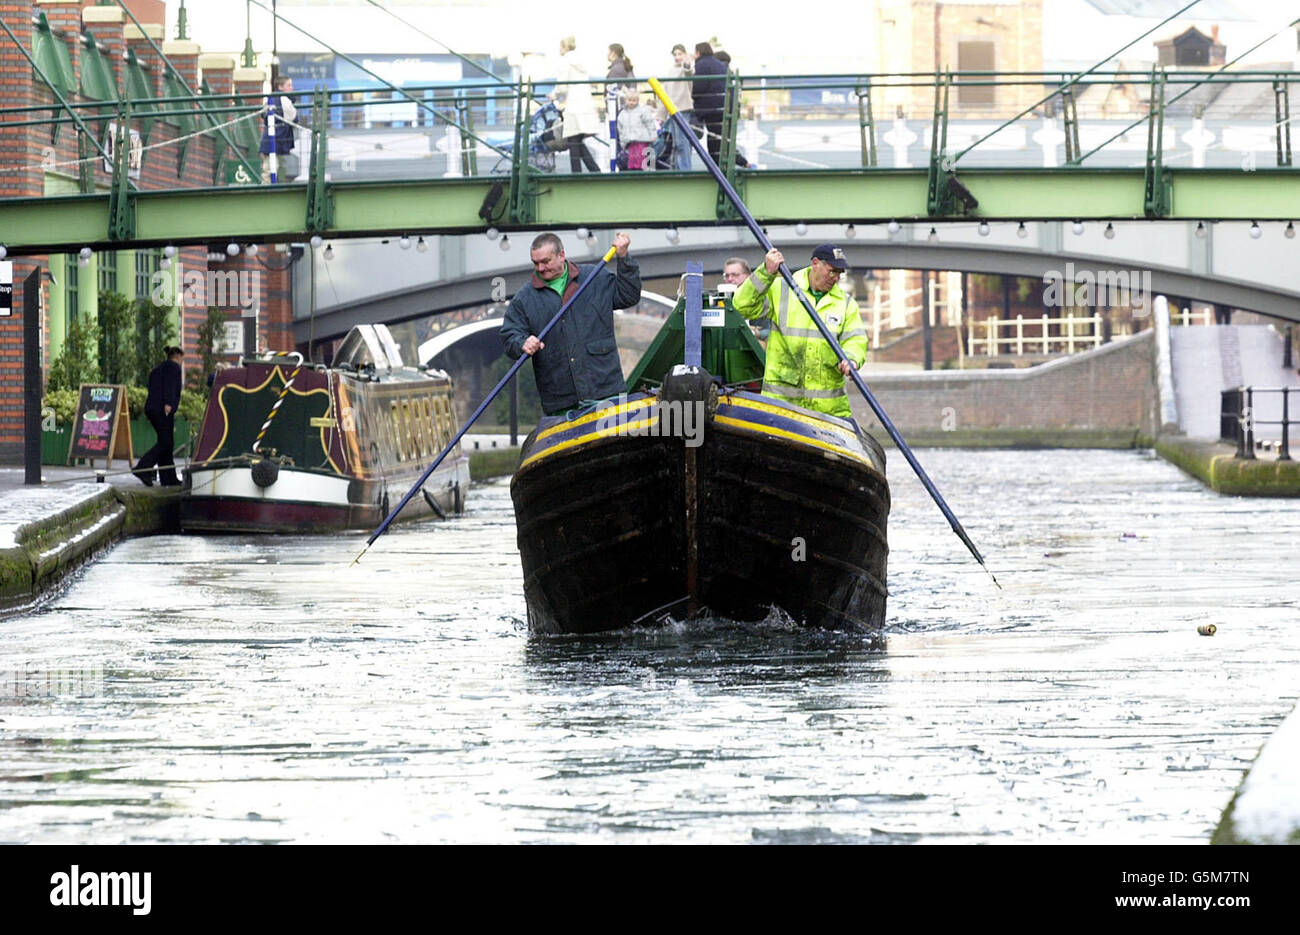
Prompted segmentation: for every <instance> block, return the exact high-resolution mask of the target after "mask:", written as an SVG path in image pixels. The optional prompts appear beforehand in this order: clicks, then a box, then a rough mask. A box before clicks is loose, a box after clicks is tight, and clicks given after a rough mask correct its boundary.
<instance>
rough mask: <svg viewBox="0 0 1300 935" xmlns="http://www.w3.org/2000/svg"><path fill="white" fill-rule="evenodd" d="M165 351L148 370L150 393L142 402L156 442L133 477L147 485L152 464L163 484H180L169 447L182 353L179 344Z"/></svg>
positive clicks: (150, 482) (172, 442)
mask: <svg viewBox="0 0 1300 935" xmlns="http://www.w3.org/2000/svg"><path fill="white" fill-rule="evenodd" d="M166 353H167V359H166V360H164V361H163V362H162V363H161V364H159V365H158V366H157V367H154V368H153V370H151V371H150V372H149V395H148V397H147V398H146V399H145V402H144V416H145V418H146V419H148V420H149V424H150V425H152V426H153V430H154V431H155V432H157V433H158V442H157V443H156V444H155V445H154V446H153V447H152V448H150V449H149V450H148V451H147V452H145V455H144V457H143V458H141V459H140V462H139V463H138V464H137V465H136V466H135V476H136V477H138V478H140V480H141V481H143V482H144V485H145V486H146V487H152V486H153V481H154V468H155V467H157V468H158V477H159V480H160V482H161V483H162V485H163V486H164V487H175V486H177V485H179V484H180V481H179V480H178V479H177V478H176V466H175V465H176V462H174V461H173V460H172V449H173V448H174V447H175V446H176V441H175V422H176V409H177V408H178V407H179V406H180V404H181V382H182V379H181V358H182V357H184V356H185V352H184V351H182V350H181V349H180V348H179V347H169V348H167V349H166ZM142 472H143V473H142Z"/></svg>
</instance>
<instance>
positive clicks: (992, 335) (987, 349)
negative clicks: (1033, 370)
mask: <svg viewBox="0 0 1300 935" xmlns="http://www.w3.org/2000/svg"><path fill="white" fill-rule="evenodd" d="M1104 320H1105V319H1104V318H1103V316H1101V315H1089V316H1087V317H1082V316H1069V317H1066V318H1049V317H1047V316H1046V315H1044V316H1042V317H1041V318H1025V316H1023V315H1017V316H1016V317H1015V318H1013V319H1002V318H987V319H985V320H984V321H982V322H974V321H972V322H967V324H966V353H967V354H968V355H970V356H971V357H976V356H985V357H997V356H1007V355H1010V356H1014V357H1023V356H1025V355H1026V354H1042V355H1047V354H1053V353H1060V354H1073V353H1074V352H1075V351H1083V350H1087V349H1089V348H1093V347H1100V346H1101V344H1102V342H1103V341H1104V335H1103V333H1102V322H1103V321H1104ZM1054 327H1055V328H1056V329H1057V331H1058V333H1057V334H1051V333H1050V332H1051V330H1052V328H1054ZM1026 329H1028V330H1026ZM979 330H982V331H983V332H984V336H983V337H979V336H977V331H979ZM1007 332H1011V333H1010V334H1008V333H1007ZM981 348H982V349H983V350H982V351H981Z"/></svg>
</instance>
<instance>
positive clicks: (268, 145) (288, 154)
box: [258, 75, 300, 182]
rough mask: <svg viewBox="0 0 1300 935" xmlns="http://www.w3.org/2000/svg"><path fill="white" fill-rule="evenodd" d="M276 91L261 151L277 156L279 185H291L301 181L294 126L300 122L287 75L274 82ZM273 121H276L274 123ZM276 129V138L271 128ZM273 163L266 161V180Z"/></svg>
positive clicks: (268, 105)
mask: <svg viewBox="0 0 1300 935" xmlns="http://www.w3.org/2000/svg"><path fill="white" fill-rule="evenodd" d="M275 89H276V91H278V92H279V93H278V94H272V95H270V96H269V97H267V99H266V112H265V113H266V115H265V116H264V117H263V121H262V145H261V146H260V147H259V149H258V151H259V152H260V153H261V154H262V155H263V156H268V157H269V156H270V154H271V153H275V160H276V170H275V179H274V181H276V182H292V181H293V180H294V179H296V178H297V177H298V169H299V167H300V166H299V162H298V157H297V156H295V155H294V152H293V147H294V134H293V123H292V121H295V120H297V119H298V109H297V108H296V107H294V106H293V98H292V97H290V95H291V94H292V93H293V79H292V78H290V77H289V76H287V75H281V76H279V77H277V78H276V79H275ZM272 118H273V119H272ZM272 123H274V125H275V135H274V136H272V134H271V124H272ZM270 162H271V161H270V159H269V158H268V159H267V160H266V163H267V168H266V170H265V171H266V178H267V181H271V178H270V171H271V170H270Z"/></svg>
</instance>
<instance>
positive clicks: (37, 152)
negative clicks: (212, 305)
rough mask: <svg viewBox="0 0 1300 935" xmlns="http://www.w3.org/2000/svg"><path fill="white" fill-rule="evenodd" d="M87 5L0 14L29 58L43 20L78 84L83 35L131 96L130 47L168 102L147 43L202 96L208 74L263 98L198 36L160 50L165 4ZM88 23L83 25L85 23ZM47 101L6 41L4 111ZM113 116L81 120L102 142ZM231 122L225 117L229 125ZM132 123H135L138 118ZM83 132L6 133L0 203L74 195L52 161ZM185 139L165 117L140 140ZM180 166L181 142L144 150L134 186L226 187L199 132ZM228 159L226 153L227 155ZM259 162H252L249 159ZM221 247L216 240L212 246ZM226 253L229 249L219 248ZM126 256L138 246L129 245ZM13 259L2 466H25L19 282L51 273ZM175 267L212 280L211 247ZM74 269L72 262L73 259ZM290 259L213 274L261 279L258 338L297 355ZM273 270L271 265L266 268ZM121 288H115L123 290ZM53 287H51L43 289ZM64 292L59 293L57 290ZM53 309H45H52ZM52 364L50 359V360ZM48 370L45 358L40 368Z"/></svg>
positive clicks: (1, 397) (193, 340)
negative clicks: (37, 17)
mask: <svg viewBox="0 0 1300 935" xmlns="http://www.w3.org/2000/svg"><path fill="white" fill-rule="evenodd" d="M83 4H84V0H0V17H3V19H4V22H5V23H6V24H7V25H8V26H9V27H10V29H12V30H13V31H14V33H15V35H16V36H17V37H18V40H19V42H20V43H21V44H22V46H23V47H24V48H26V49H28V50H29V51H30V50H31V48H32V36H31V34H32V25H31V21H32V15H33V11H34V10H39V11H40V12H43V13H45V15H46V16H47V18H48V19H49V21H50V25H51V28H52V29H53V30H54V32H55V34H56V35H58V36H60V37H62V38H65V39H69V40H71V41H69V42H68V43H67V44H68V49H69V52H70V53H71V57H72V60H73V62H74V67H75V68H76V69H77V71H76V79H77V82H78V84H79V81H80V61H81V57H82V55H81V53H82V46H81V43H80V41H79V38H78V37H79V34H80V31H81V28H82V26H83V24H84V26H85V28H86V29H87V30H88V31H89V32H90V33H91V34H92V35H93V36H94V37H95V40H96V42H97V43H98V44H100V45H101V46H102V47H103V49H104V51H105V54H106V55H107V57H108V59H109V61H110V62H111V64H112V67H113V69H114V71H115V73H116V78H117V80H118V87H119V91H124V90H125V84H126V81H125V78H126V75H125V65H124V63H123V62H122V60H121V55H122V50H123V49H125V48H128V47H129V48H130V49H131V50H133V52H134V53H135V55H136V58H137V59H138V60H139V61H140V62H141V63H142V64H143V65H145V66H146V68H145V72H146V75H147V77H148V79H149V81H150V84H151V86H152V91H153V93H154V94H155V95H156V96H160V97H161V96H164V95H166V93H167V91H166V87H165V85H164V82H163V76H164V72H165V70H166V66H165V65H164V64H163V62H162V60H161V58H160V57H159V55H158V54H157V53H156V52H154V50H153V48H152V46H151V45H150V43H149V41H148V39H147V38H146V36H147V37H149V38H152V39H153V41H154V43H155V44H157V45H158V46H159V47H161V48H163V49H164V50H165V52H166V54H167V56H168V58H169V59H171V60H172V62H173V64H175V66H176V67H177V69H178V70H179V71H180V72H181V73H182V74H183V75H184V77H185V79H186V80H187V81H188V83H189V85H190V87H191V88H192V89H194V90H196V91H197V90H198V88H199V87H200V84H199V83H200V80H201V79H202V77H203V76H204V71H205V68H206V74H207V77H208V78H209V81H210V83H211V84H212V86H213V88H214V90H215V91H217V92H218V93H230V92H231V91H232V90H233V89H234V87H235V85H236V83H238V85H239V89H240V90H244V91H249V92H252V93H253V94H255V95H260V94H261V92H262V83H263V81H264V80H265V75H264V74H263V73H262V72H259V71H257V70H250V69H239V70H238V72H236V70H235V69H234V62H233V60H232V59H230V58H229V57H228V56H227V57H222V56H201V55H200V47H199V43H201V41H202V38H203V37H202V35H199V34H196V35H195V36H194V39H195V40H197V41H195V42H184V41H174V40H173V41H168V42H166V43H164V38H163V27H162V25H160V23H161V11H162V9H163V4H162V3H160V2H155V0H133V2H132V3H131V8H132V10H133V11H134V12H135V13H136V16H137V17H138V18H140V22H141V25H140V27H137V26H136V25H135V24H133V23H131V22H130V20H129V19H128V18H126V17H124V15H123V14H122V13H121V10H120V9H118V8H117V7H116V6H112V7H99V6H93V5H92V6H87V8H86V9H85V10H84V11H83V9H82V6H83ZM83 17H84V19H83ZM79 99H80V95H79V91H78V92H74V94H73V95H72V96H71V100H72V101H77V100H79ZM27 104H41V105H51V106H57V102H56V100H55V98H54V95H53V93H52V92H51V91H50V90H49V89H48V88H47V87H45V85H44V84H43V83H40V82H38V81H36V80H34V78H33V75H32V69H31V66H30V65H29V64H28V62H27V60H26V58H25V57H24V56H23V54H22V52H21V51H19V49H18V48H16V47H15V46H14V45H13V44H12V43H11V42H10V41H9V40H8V37H7V36H5V37H3V39H2V40H0V106H22V105H27ZM164 106H165V107H166V108H167V109H172V110H174V109H176V108H177V106H178V105H174V104H170V105H164ZM46 113H48V112H46ZM111 116H112V115H111V113H107V112H106V113H104V114H101V115H98V116H96V115H94V114H92V113H85V120H86V123H87V124H88V125H89V126H90V127H91V128H92V130H93V131H94V132H95V134H96V136H97V137H98V138H99V139H100V141H101V142H102V141H103V135H104V132H105V127H106V124H107V122H108V120H109V119H111ZM227 119H229V117H228V116H222V117H221V120H222V122H224V121H225V120H227ZM133 122H134V121H133ZM206 126H207V122H206V121H203V120H200V121H199V122H198V128H200V129H201V128H204V127H206ZM77 135H78V134H77V132H76V129H75V127H74V126H73V125H70V124H65V125H64V126H63V128H62V129H61V130H60V132H59V135H58V139H57V141H55V142H51V140H50V130H49V128H48V127H23V128H15V129H9V130H0V197H20V196H29V197H39V196H42V195H44V194H45V193H46V191H47V190H51V191H55V190H57V191H69V190H71V191H75V189H76V185H77V178H78V175H77V166H76V165H75V164H69V165H63V166H51V165H50V164H51V163H74V161H75V160H77V159H78V157H79V152H78V146H77ZM180 135H181V130H180V129H179V128H178V126H177V121H176V119H175V118H161V119H157V120H155V121H154V123H153V125H152V127H151V129H150V131H149V133H148V135H147V136H146V137H145V139H144V142H145V144H146V146H150V145H152V144H158V143H166V144H171V143H173V141H176V140H177V139H178V137H179V136H180ZM185 148H186V152H185V157H184V161H183V163H182V161H181V159H180V148H179V147H178V146H176V145H164V146H162V147H160V148H158V149H150V150H147V151H146V153H145V156H144V161H143V165H142V169H141V178H140V180H139V182H138V184H139V187H140V188H141V189H146V190H147V189H161V188H194V187H204V188H206V187H209V186H212V185H213V184H222V183H223V181H224V180H222V179H217V178H215V176H214V161H215V149H216V147H215V146H214V144H213V142H212V139H211V138H210V137H209V136H206V135H201V136H195V137H193V138H191V139H189V140H188V141H187V143H186V147H185ZM227 158H229V153H228V152H227ZM253 158H254V161H255V162H256V159H257V157H256V155H255V154H254V156H253ZM92 165H93V173H92V175H93V183H94V185H95V187H96V188H98V189H101V190H102V189H104V188H106V187H107V186H108V185H109V183H110V181H111V173H109V172H106V171H105V169H104V167H103V161H102V159H101V158H99V157H98V155H97V153H96V157H95V159H94V161H93V164H92ZM3 242H4V232H3V231H0V243H3ZM214 242H215V241H214ZM223 246H224V243H223ZM121 249H122V250H123V251H130V250H133V249H135V247H134V245H131V244H126V245H123V246H122V248H121ZM9 259H11V260H14V261H15V262H14V280H15V291H14V304H15V311H14V315H13V316H12V317H11V318H7V319H0V462H13V461H20V460H21V457H22V315H21V307H22V290H21V285H20V284H21V281H22V279H23V277H24V276H26V275H27V273H28V272H30V271H31V270H32V269H33V268H36V267H40V268H45V267H46V265H47V262H46V261H47V258H46V257H40V256H32V257H17V256H12V255H11V256H10V257H9ZM177 261H178V262H179V263H181V264H182V265H183V268H184V269H185V270H193V271H198V272H200V273H204V274H206V272H207V270H208V251H207V248H206V247H205V246H196V247H184V248H181V250H180V252H179V254H178V256H177ZM69 262H75V259H73V258H69ZM287 262H288V255H287V254H280V253H276V252H275V251H274V249H273V248H272V247H271V246H270V245H262V246H261V247H260V249H259V253H258V255H257V256H256V257H252V258H250V257H245V256H244V255H242V254H241V255H240V256H239V257H237V258H235V259H233V260H229V261H225V262H222V263H220V264H214V268H220V269H227V270H233V271H236V272H237V271H240V270H243V271H245V272H255V273H257V274H258V277H259V280H258V283H259V284H258V287H257V299H256V301H257V304H258V305H259V308H260V315H259V325H260V328H259V331H260V334H261V336H262V338H263V340H264V342H265V343H266V344H267V345H268V346H270V347H272V348H276V349H284V350H291V349H292V348H293V343H292V333H291V324H292V307H291V301H290V273H289V272H287V271H283V270H280V269H278V267H280V266H283V265H285V264H286V263H287ZM268 267H270V268H268ZM81 279H82V281H81V288H82V289H83V290H86V289H90V290H94V289H95V283H94V279H93V278H91V277H89V276H87V275H86V270H83V271H82V277H81ZM124 287H125V284H124V283H121V282H120V281H119V288H123V291H126V289H125V288H124ZM45 288H46V290H47V298H48V289H49V288H50V287H49V285H48V283H47V285H46V286H45ZM59 288H62V286H60V287H59ZM200 291H201V301H200V302H199V303H198V304H197V305H196V306H195V307H188V306H186V307H183V308H182V310H181V335H180V343H181V344H182V346H183V347H184V348H185V349H186V350H187V351H189V352H191V353H193V351H194V348H195V346H196V344H197V341H198V329H199V326H200V325H201V324H202V323H203V320H204V318H205V317H206V314H207V309H206V303H207V301H208V300H209V299H212V298H215V297H210V296H208V295H206V290H200ZM46 308H47V309H48V308H49V302H48V301H47V302H46ZM228 317H231V318H238V317H239V310H238V308H237V307H232V308H230V309H229V312H228ZM48 332H49V324H48V321H47V322H46V343H47V345H48ZM47 358H48V355H47ZM192 360H193V358H191V361H192ZM43 363H45V364H48V359H46V360H45V361H43Z"/></svg>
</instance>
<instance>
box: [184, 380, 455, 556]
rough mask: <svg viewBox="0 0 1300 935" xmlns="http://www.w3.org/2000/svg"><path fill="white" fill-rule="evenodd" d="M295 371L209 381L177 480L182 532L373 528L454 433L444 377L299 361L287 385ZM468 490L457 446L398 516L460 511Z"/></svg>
mask: <svg viewBox="0 0 1300 935" xmlns="http://www.w3.org/2000/svg"><path fill="white" fill-rule="evenodd" d="M295 367H296V361H295V360H294V359H292V358H289V357H284V356H276V357H271V358H267V359H257V360H245V361H244V362H243V364H242V365H241V366H239V367H234V368H231V369H228V370H224V371H221V372H220V373H218V374H217V377H216V380H215V382H214V385H213V388H212V395H211V397H210V399H209V401H208V408H207V412H206V413H205V414H204V417H203V425H202V428H201V429H200V431H199V438H198V444H197V448H196V450H195V454H194V460H193V462H192V464H191V466H190V470H189V472H188V474H187V478H186V490H185V495H184V497H183V498H182V501H181V528H182V529H184V530H185V531H187V532H285V533H287V532H322V531H330V530H338V529H355V528H370V527H373V526H375V525H377V524H378V523H379V522H380V521H381V520H382V519H383V518H384V516H386V515H387V513H388V509H389V505H390V503H391V502H396V501H397V500H398V499H399V498H400V497H401V496H402V495H403V494H404V493H405V492H406V491H407V490H408V489H409V488H410V487H411V485H412V484H414V483H415V482H416V481H417V480H418V479H419V477H420V475H421V474H422V473H423V471H424V468H425V467H426V466H427V465H428V464H429V463H430V462H431V461H432V460H433V459H434V458H435V457H437V455H438V453H439V452H440V451H442V449H443V448H444V447H446V445H447V443H448V442H449V441H450V440H451V438H452V436H453V435H454V434H455V429H456V426H455V424H454V416H453V410H452V385H451V379H450V378H449V377H448V376H447V375H446V374H445V373H442V372H441V371H420V370H416V369H415V368H410V367H381V368H376V367H374V366H362V367H360V368H359V369H358V368H355V367H349V368H346V369H344V368H326V367H323V366H321V365H306V366H303V367H302V368H301V369H300V370H298V373H297V376H296V377H294V376H293V372H294V370H295ZM290 379H292V381H293V382H292V385H291V386H290V387H289V389H288V392H287V393H285V392H284V387H285V384H286V382H288V381H289V380H290ZM282 395H283V397H284V401H283V403H282V404H281V405H280V407H279V410H278V411H277V412H276V414H275V417H274V418H273V419H272V420H271V424H270V426H269V427H268V428H267V430H266V434H265V436H264V438H263V439H262V441H261V443H260V445H259V446H258V451H257V453H256V454H255V453H254V451H253V446H254V442H255V441H256V439H257V436H258V433H259V432H260V431H261V430H262V426H263V425H264V424H265V423H266V421H267V417H268V414H269V413H270V412H271V410H272V407H273V406H274V405H275V403H276V401H277V400H278V399H280V397H281V396H282ZM468 489H469V459H468V457H467V456H465V455H464V454H463V453H462V452H461V451H460V450H459V446H458V447H457V450H455V451H453V452H452V453H451V454H450V455H448V456H447V458H446V459H445V460H444V461H443V463H442V464H441V465H440V466H439V469H438V471H436V472H435V473H434V474H433V475H432V476H431V477H430V478H429V480H428V481H427V482H426V483H425V485H424V490H423V494H424V496H422V497H414V498H412V499H411V501H410V503H408V504H407V506H406V508H405V509H404V510H403V511H402V516H401V517H400V518H401V519H413V518H419V517H421V516H428V515H431V514H436V515H439V516H445V515H448V514H451V513H459V512H461V511H462V510H463V508H464V502H465V495H466V493H467V492H468Z"/></svg>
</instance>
